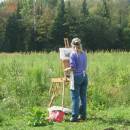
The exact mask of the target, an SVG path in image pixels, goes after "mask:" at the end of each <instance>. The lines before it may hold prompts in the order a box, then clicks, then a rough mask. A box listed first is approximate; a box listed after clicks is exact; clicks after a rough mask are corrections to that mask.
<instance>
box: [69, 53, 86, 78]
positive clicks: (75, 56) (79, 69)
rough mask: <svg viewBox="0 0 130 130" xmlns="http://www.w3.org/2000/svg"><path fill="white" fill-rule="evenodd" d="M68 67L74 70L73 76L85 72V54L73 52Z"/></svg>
mask: <svg viewBox="0 0 130 130" xmlns="http://www.w3.org/2000/svg"><path fill="white" fill-rule="evenodd" d="M70 67H71V68H72V69H74V75H75V76H77V75H81V74H83V72H84V71H86V67H87V56H86V53H85V52H81V53H77V52H75V51H73V52H72V53H71V54H70Z"/></svg>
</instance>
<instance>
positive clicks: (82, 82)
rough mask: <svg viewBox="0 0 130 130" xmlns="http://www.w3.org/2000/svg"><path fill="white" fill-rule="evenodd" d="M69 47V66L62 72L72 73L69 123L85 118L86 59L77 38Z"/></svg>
mask: <svg viewBox="0 0 130 130" xmlns="http://www.w3.org/2000/svg"><path fill="white" fill-rule="evenodd" d="M71 46H72V49H73V51H72V53H71V54H70V66H69V67H68V68H66V69H65V70H64V71H65V72H72V73H73V77H74V78H73V79H74V86H70V92H71V99H72V117H71V118H70V121H71V122H78V121H79V120H85V119H86V118H87V112H86V110H87V85H88V78H87V74H86V67H87V57H86V53H85V52H84V51H83V50H82V45H81V40H80V39H79V38H73V39H72V42H71Z"/></svg>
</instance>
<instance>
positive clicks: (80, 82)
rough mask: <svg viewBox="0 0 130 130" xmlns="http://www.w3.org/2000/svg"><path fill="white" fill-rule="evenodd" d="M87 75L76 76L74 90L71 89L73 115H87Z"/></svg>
mask: <svg viewBox="0 0 130 130" xmlns="http://www.w3.org/2000/svg"><path fill="white" fill-rule="evenodd" d="M87 85H88V77H87V75H85V76H83V75H78V76H74V88H75V89H74V90H71V99H72V117H73V118H77V117H78V115H81V116H82V117H86V116H87V113H86V111H87Z"/></svg>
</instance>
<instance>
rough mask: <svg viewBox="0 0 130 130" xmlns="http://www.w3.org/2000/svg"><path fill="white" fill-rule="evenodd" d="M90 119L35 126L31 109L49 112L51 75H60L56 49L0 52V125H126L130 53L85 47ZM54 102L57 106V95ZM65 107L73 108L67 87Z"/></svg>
mask: <svg viewBox="0 0 130 130" xmlns="http://www.w3.org/2000/svg"><path fill="white" fill-rule="evenodd" d="M87 58H88V69H87V70H86V71H87V74H88V77H89V85H88V92H87V100H88V109H87V111H88V119H87V121H84V122H79V123H70V122H68V121H67V120H68V119H69V117H70V115H67V116H66V117H65V119H66V120H65V121H63V122H62V123H53V124H51V125H46V126H40V127H38V126H37V127H33V126H29V125H28V121H29V119H28V114H29V113H30V112H31V111H32V109H40V110H41V111H47V108H48V103H49V100H50V95H49V94H48V91H49V88H50V86H51V78H53V77H62V76H63V70H62V65H61V61H60V59H59V53H56V52H51V53H14V54H9V53H7V54H6V53H1V54H0V130H105V129H107V128H109V130H130V53H129V52H95V53H93V52H89V53H88V54H87ZM54 105H61V97H60V96H59V97H57V100H56V101H55V102H54ZM65 106H66V107H69V108H71V101H70V95H69V86H68V85H67V86H66V88H65Z"/></svg>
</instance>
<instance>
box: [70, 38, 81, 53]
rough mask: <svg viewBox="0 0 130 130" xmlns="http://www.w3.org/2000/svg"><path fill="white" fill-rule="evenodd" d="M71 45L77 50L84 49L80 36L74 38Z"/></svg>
mask: <svg viewBox="0 0 130 130" xmlns="http://www.w3.org/2000/svg"><path fill="white" fill-rule="evenodd" d="M71 46H72V48H73V49H74V50H75V51H77V52H81V51H82V44H81V40H80V39H79V38H77V37H76V38H73V39H72V42H71Z"/></svg>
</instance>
